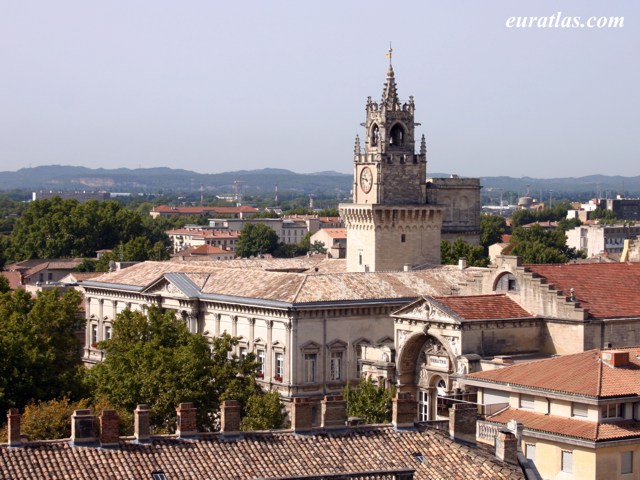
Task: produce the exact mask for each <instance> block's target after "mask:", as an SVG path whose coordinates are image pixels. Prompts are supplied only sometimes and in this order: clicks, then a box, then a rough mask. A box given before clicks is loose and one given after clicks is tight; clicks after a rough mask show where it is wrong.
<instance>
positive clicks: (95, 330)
mask: <svg viewBox="0 0 640 480" xmlns="http://www.w3.org/2000/svg"><path fill="white" fill-rule="evenodd" d="M96 343H98V324H96V323H92V324H91V346H95V344H96Z"/></svg>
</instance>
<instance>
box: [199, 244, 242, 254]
mask: <svg viewBox="0 0 640 480" xmlns="http://www.w3.org/2000/svg"><path fill="white" fill-rule="evenodd" d="M189 253H190V254H191V255H216V254H221V253H224V254H227V255H229V254H230V253H232V252H231V251H229V250H224V249H222V248H220V247H216V246H214V245H199V246H197V247H195V248H192V249H191V250H190V251H189Z"/></svg>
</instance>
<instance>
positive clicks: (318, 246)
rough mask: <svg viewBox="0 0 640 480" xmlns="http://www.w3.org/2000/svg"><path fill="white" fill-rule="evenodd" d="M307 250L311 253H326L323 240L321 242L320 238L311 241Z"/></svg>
mask: <svg viewBox="0 0 640 480" xmlns="http://www.w3.org/2000/svg"><path fill="white" fill-rule="evenodd" d="M309 251H310V252H311V253H322V254H324V253H327V248H326V247H325V246H324V242H321V241H320V240H316V241H315V242H313V243H312V244H311V247H310V248H309Z"/></svg>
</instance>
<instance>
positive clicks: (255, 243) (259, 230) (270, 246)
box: [236, 223, 278, 258]
mask: <svg viewBox="0 0 640 480" xmlns="http://www.w3.org/2000/svg"><path fill="white" fill-rule="evenodd" d="M276 248H278V234H277V233H276V232H275V231H273V230H272V229H271V228H269V227H268V226H266V225H264V224H262V223H248V224H246V225H245V226H244V227H242V230H241V231H240V237H239V238H238V242H237V243H236V255H237V256H238V257H243V258H246V257H252V256H257V255H262V254H265V253H273V252H274V251H275V250H276Z"/></svg>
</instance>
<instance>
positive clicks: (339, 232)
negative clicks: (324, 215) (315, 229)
mask: <svg viewBox="0 0 640 480" xmlns="http://www.w3.org/2000/svg"><path fill="white" fill-rule="evenodd" d="M322 231H323V232H325V233H326V234H327V235H329V236H330V237H331V238H335V239H341V238H347V229H346V228H323V229H322Z"/></svg>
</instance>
